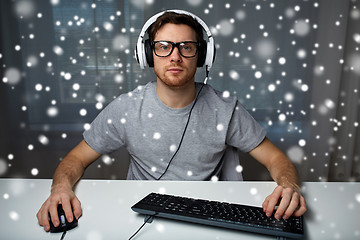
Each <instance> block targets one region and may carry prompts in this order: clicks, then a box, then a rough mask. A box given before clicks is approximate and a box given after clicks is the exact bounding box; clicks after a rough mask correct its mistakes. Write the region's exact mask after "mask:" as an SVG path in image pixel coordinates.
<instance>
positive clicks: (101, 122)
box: [83, 100, 124, 154]
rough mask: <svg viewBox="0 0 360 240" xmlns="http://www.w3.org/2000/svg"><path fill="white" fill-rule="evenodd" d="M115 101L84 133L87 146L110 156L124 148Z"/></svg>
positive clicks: (121, 128)
mask: <svg viewBox="0 0 360 240" xmlns="http://www.w3.org/2000/svg"><path fill="white" fill-rule="evenodd" d="M115 101H117V100H114V102H112V103H110V104H109V105H108V106H107V107H106V108H105V109H103V110H102V111H101V112H100V113H99V115H98V116H97V117H96V118H95V119H94V121H93V122H92V123H91V124H90V128H89V129H87V130H85V131H84V133H83V137H84V140H85V141H86V142H87V144H89V146H90V147H91V148H92V149H94V150H95V151H96V152H98V153H100V154H108V153H111V152H113V151H115V150H117V149H119V148H120V147H122V146H124V141H123V139H122V136H123V134H122V132H123V127H122V126H121V125H122V124H121V119H120V118H119V117H118V112H119V107H118V106H116V104H115Z"/></svg>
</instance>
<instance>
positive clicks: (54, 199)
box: [36, 187, 82, 232]
mask: <svg viewBox="0 0 360 240" xmlns="http://www.w3.org/2000/svg"><path fill="white" fill-rule="evenodd" d="M60 203H61V204H62V207H63V209H64V212H65V216H66V219H67V221H68V222H72V221H73V220H74V219H73V213H74V216H75V218H76V219H79V218H80V217H81V215H82V210H81V203H80V201H79V199H78V198H77V197H76V195H75V193H74V192H73V191H72V190H71V189H70V190H69V189H67V188H64V187H52V189H51V194H50V196H49V197H48V199H47V200H46V201H45V202H44V204H43V205H42V206H41V208H40V210H39V211H38V213H37V215H36V216H37V219H38V221H39V224H40V226H43V227H44V230H45V231H47V232H48V231H49V230H50V223H49V214H50V217H51V220H52V223H53V224H54V226H55V227H57V226H59V224H60V221H59V217H58V212H57V206H58V205H59V204H60Z"/></svg>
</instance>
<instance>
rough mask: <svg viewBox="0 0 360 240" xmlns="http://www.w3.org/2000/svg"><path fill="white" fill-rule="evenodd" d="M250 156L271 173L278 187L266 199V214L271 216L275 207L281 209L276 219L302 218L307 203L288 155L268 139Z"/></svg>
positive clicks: (278, 210)
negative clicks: (292, 216)
mask: <svg viewBox="0 0 360 240" xmlns="http://www.w3.org/2000/svg"><path fill="white" fill-rule="evenodd" d="M250 155H251V156H252V157H254V158H255V159H256V160H257V161H259V162H260V163H261V164H263V165H264V166H265V167H266V168H267V169H268V170H269V172H270V175H271V177H272V178H273V179H274V180H275V181H276V183H277V184H278V186H277V187H276V188H275V190H274V191H273V192H272V193H271V194H270V195H269V196H268V197H267V198H266V199H265V201H264V203H263V209H264V212H266V215H267V216H271V214H272V212H273V211H274V209H275V206H276V205H277V204H278V203H279V207H278V209H277V210H276V212H275V218H277V219H279V218H281V217H282V218H284V219H287V218H289V217H290V216H291V215H294V216H301V215H302V214H304V213H305V212H306V203H305V199H304V197H303V196H302V195H301V192H300V181H299V177H298V174H297V171H296V169H295V166H294V165H293V164H292V163H291V161H290V160H289V159H288V158H287V157H286V155H285V154H284V153H283V152H282V151H281V150H280V149H279V148H277V147H276V146H275V145H274V144H273V143H272V142H271V141H270V140H269V139H268V138H265V139H264V140H263V141H262V143H261V144H260V145H259V146H257V147H256V148H255V149H253V150H252V151H250Z"/></svg>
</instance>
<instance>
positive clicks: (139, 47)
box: [135, 9, 215, 71]
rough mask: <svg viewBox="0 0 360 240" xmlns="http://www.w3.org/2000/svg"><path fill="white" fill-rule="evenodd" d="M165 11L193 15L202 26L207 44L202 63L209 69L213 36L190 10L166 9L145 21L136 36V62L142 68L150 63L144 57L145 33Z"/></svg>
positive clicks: (211, 58) (213, 57)
mask: <svg viewBox="0 0 360 240" xmlns="http://www.w3.org/2000/svg"><path fill="white" fill-rule="evenodd" d="M165 12H175V13H178V14H185V15H189V16H191V17H193V18H194V19H195V20H196V21H197V22H198V23H199V24H200V25H201V26H202V28H203V29H204V31H205V32H206V35H207V38H208V41H206V42H207V44H206V46H205V47H206V56H205V60H204V65H205V66H206V68H207V71H208V70H210V68H211V66H212V64H213V62H214V60H215V43H214V38H213V36H212V34H211V31H210V29H209V27H208V26H207V25H206V24H205V22H204V21H203V20H202V19H201V18H199V17H198V16H196V15H194V14H192V13H190V12H187V11H184V10H177V9H174V10H166V11H163V12H160V13H157V14H155V15H154V16H152V17H151V18H149V19H148V20H147V21H146V22H145V24H144V26H143V27H142V29H141V31H140V35H139V37H138V40H137V44H136V49H135V57H136V59H137V61H138V63H139V64H140V68H141V69H144V68H145V67H146V66H149V65H151V64H149V63H148V61H147V57H146V54H147V53H146V46H145V39H144V37H145V34H146V32H147V31H148V29H149V27H150V26H151V25H152V24H153V23H154V22H155V21H156V19H157V18H158V17H160V16H161V15H163V14H164V13H165ZM151 54H152V52H151Z"/></svg>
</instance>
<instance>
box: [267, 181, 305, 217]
mask: <svg viewBox="0 0 360 240" xmlns="http://www.w3.org/2000/svg"><path fill="white" fill-rule="evenodd" d="M278 203H279V206H278V208H277V210H276V212H275V214H274V216H275V218H276V219H280V218H283V219H288V218H289V217H290V216H292V215H294V216H295V217H299V216H301V215H303V214H304V213H305V212H306V202H305V199H304V197H303V196H302V195H301V194H300V192H299V191H295V190H294V189H293V188H291V187H286V188H285V187H282V186H280V185H279V186H277V187H276V188H275V190H274V191H273V192H272V193H271V194H270V195H269V196H267V197H266V199H265V201H264V203H263V204H262V207H263V209H264V212H265V213H266V215H267V216H268V217H270V216H271V215H272V213H273V211H274V209H275V206H277V204H278Z"/></svg>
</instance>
